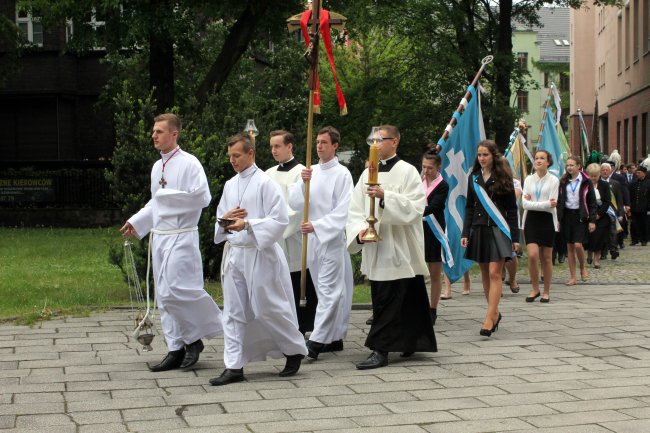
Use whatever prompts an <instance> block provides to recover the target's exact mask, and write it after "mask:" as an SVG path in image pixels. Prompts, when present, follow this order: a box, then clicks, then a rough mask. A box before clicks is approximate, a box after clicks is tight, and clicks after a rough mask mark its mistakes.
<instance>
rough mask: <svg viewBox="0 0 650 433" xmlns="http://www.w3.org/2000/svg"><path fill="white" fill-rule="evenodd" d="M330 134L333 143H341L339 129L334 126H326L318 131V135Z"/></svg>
mask: <svg viewBox="0 0 650 433" xmlns="http://www.w3.org/2000/svg"><path fill="white" fill-rule="evenodd" d="M322 134H329V136H330V140H332V144H341V134H340V133H339V130H338V129H336V128H335V127H333V126H326V127H324V128H322V129H321V130H320V131H318V135H322Z"/></svg>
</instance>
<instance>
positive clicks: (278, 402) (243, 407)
mask: <svg viewBox="0 0 650 433" xmlns="http://www.w3.org/2000/svg"><path fill="white" fill-rule="evenodd" d="M323 406H324V405H323V403H321V402H320V401H319V400H318V399H317V398H314V397H301V398H282V399H273V400H248V401H236V402H226V403H223V407H224V409H225V411H226V412H227V413H235V412H247V411H264V410H282V409H301V408H313V407H314V408H320V407H323Z"/></svg>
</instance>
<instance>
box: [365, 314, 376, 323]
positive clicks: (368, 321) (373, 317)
mask: <svg viewBox="0 0 650 433" xmlns="http://www.w3.org/2000/svg"><path fill="white" fill-rule="evenodd" d="M373 320H375V316H374V315H373V316H370V317H368V320H366V325H372V322H373Z"/></svg>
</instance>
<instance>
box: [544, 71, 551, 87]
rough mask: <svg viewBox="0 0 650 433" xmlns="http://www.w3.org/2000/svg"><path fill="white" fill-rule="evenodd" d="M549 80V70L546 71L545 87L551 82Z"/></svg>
mask: <svg viewBox="0 0 650 433" xmlns="http://www.w3.org/2000/svg"><path fill="white" fill-rule="evenodd" d="M549 81H550V80H549V73H548V72H544V87H548V83H549Z"/></svg>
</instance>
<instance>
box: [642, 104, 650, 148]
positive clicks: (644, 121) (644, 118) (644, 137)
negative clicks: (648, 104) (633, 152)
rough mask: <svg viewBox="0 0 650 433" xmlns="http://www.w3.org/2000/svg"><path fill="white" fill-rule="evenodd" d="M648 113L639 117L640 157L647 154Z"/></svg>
mask: <svg viewBox="0 0 650 433" xmlns="http://www.w3.org/2000/svg"><path fill="white" fill-rule="evenodd" d="M648 147H650V146H649V144H648V113H643V114H642V115H641V156H643V157H645V156H646V155H647V154H648Z"/></svg>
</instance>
